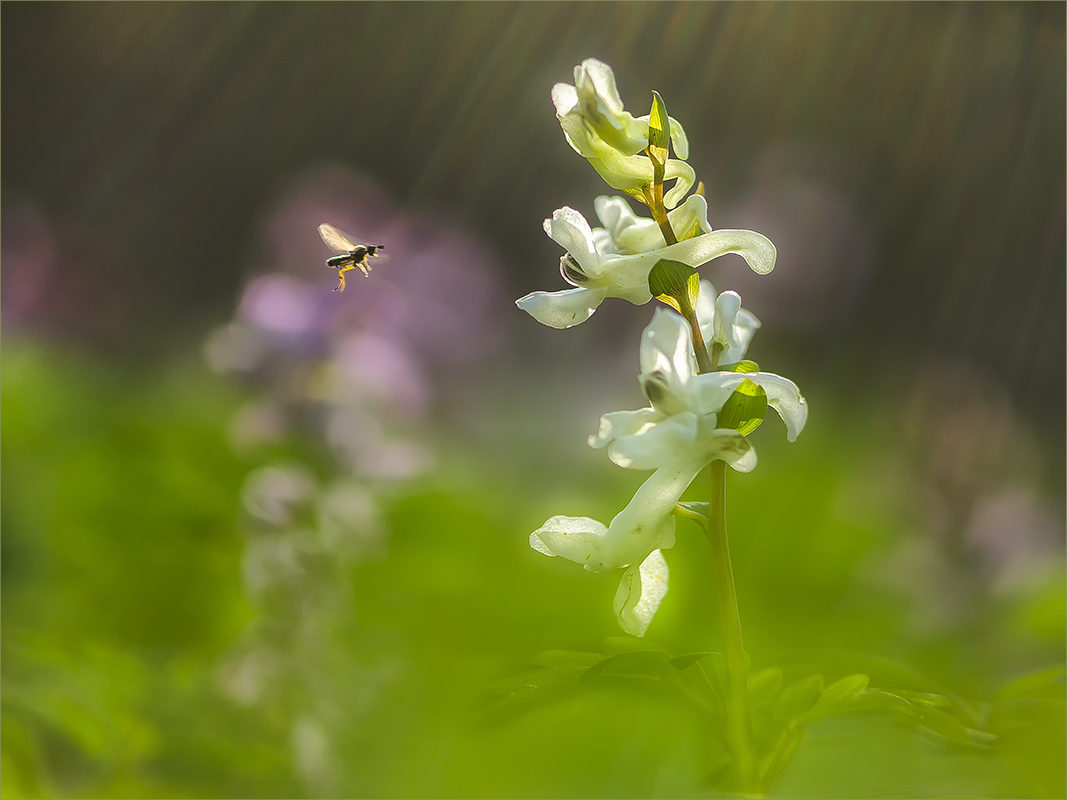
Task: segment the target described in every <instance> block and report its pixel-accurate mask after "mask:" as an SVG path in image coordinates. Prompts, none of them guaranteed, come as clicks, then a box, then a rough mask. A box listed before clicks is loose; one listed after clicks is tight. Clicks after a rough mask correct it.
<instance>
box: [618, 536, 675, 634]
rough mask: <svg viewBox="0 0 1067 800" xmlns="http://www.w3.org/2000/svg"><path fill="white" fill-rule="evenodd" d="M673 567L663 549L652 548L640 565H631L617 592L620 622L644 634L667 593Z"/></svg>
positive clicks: (632, 631) (630, 631) (625, 627)
mask: <svg viewBox="0 0 1067 800" xmlns="http://www.w3.org/2000/svg"><path fill="white" fill-rule="evenodd" d="M669 581H670V570H669V569H668V568H667V561H666V560H665V559H664V558H663V553H661V552H660V551H659V550H653V551H652V552H651V553H649V554H648V558H646V559H645V560H644V561H642V562H641V565H640V566H638V565H636V564H635V565H633V566H631V567H630V568H629V569H628V570H626V572H625V573H624V574H623V576H622V582H621V583H620V584H619V590H618V591H617V592H616V593H615V616H616V617H617V618H618V620H619V625H621V626H622V629H623V630H624V631H626V632H627V633H629V634H631V635H633V636H638V637H640V636H644V635H645V631H646V630H648V624H649V623H650V622H651V621H652V617H654V616H655V615H656V611H657V610H658V609H659V605H660V603H661V602H662V601H663V598H664V596H665V595H666V594H667V588H668V584H669Z"/></svg>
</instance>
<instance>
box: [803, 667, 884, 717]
mask: <svg viewBox="0 0 1067 800" xmlns="http://www.w3.org/2000/svg"><path fill="white" fill-rule="evenodd" d="M868 683H870V678H868V677H867V676H866V675H864V674H863V673H857V674H856V675H846V676H845V677H843V678H840V679H839V680H836V681H834V682H833V683H831V684H830V685H829V686H827V687H826V688H825V689H823V691H822V695H821V696H820V697H819V701H818V702H817V703H816V704H815V705H814V707H813V708H812V709H811V711H809V712H808V716H807V719H808V720H809V721H811V720H815V719H822V718H824V717H828V716H830V715H832V714H836V713H840V712H841V711H842V710H844V709H845V708H846V707H847V708H848V709H849V710H851V705H852V701H853V699H854V698H855V697H856V695H857V694H859V693H860V692H862V691H863V690H864V689H866V688H867V684H868Z"/></svg>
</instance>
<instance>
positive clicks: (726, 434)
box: [702, 428, 758, 472]
mask: <svg viewBox="0 0 1067 800" xmlns="http://www.w3.org/2000/svg"><path fill="white" fill-rule="evenodd" d="M702 443H703V445H704V449H705V452H706V454H707V461H705V462H704V463H705V464H707V463H709V462H710V461H715V460H719V461H725V462H726V463H727V464H729V465H730V466H731V467H732V468H733V469H735V470H737V471H738V472H752V470H754V469H755V468H756V464H757V463H758V459H757V458H756V448H754V447H753V446H752V443H751V442H749V440H748V439H746V438H745V437H744V436H742V435H741V434H740V433H738V432H737V431H735V430H732V429H730V428H716V429H715V430H713V431H711V432H710V433H708V434H707V435H706V437H704V438H703V442H702Z"/></svg>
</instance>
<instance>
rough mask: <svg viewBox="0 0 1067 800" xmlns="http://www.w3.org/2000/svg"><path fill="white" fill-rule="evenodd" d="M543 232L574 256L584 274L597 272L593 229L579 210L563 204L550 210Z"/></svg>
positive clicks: (590, 274) (597, 257) (597, 258)
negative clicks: (550, 213)
mask: <svg viewBox="0 0 1067 800" xmlns="http://www.w3.org/2000/svg"><path fill="white" fill-rule="evenodd" d="M544 229H545V233H547V234H548V236H549V238H551V239H552V241H554V242H556V243H557V244H559V245H561V246H562V247H563V249H564V250H566V251H567V252H568V253H570V254H571V256H573V257H574V260H575V261H577V262H578V264H579V265H580V266H581V268H582V270H583V271H584V272H585V274H586V275H588V276H590V277H595V276H596V275H597V274H598V273H599V269H598V262H599V260H600V258H599V256H598V255H597V251H596V244H595V243H594V241H593V231H592V229H591V228H590V227H589V223H588V222H586V219H585V217H583V216H582V215H581V214H580V213H579V212H577V211H575V210H574V209H573V208H570V207H568V206H564V207H563V208H557V209H556V210H555V211H553V212H552V217H551V219H546V220H545V221H544Z"/></svg>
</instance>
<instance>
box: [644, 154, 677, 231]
mask: <svg viewBox="0 0 1067 800" xmlns="http://www.w3.org/2000/svg"><path fill="white" fill-rule="evenodd" d="M650 157H651V156H650ZM651 160H652V184H651V185H650V186H646V187H645V188H644V189H643V190H642V194H643V195H644V198H645V202H646V203H647V204H648V208H649V210H650V211H651V212H652V219H654V220H655V221H656V224H657V225H659V229H660V232H661V233H662V234H663V241H664V242H666V243H667V244H669V245H671V244H678V237H677V236H675V235H674V228H672V227H671V221H670V220H669V219H667V208H666V206H664V205H663V172H664V169H663V165H662V164H660V163H658V162H657V161H656V159H654V158H652V159H651Z"/></svg>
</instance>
